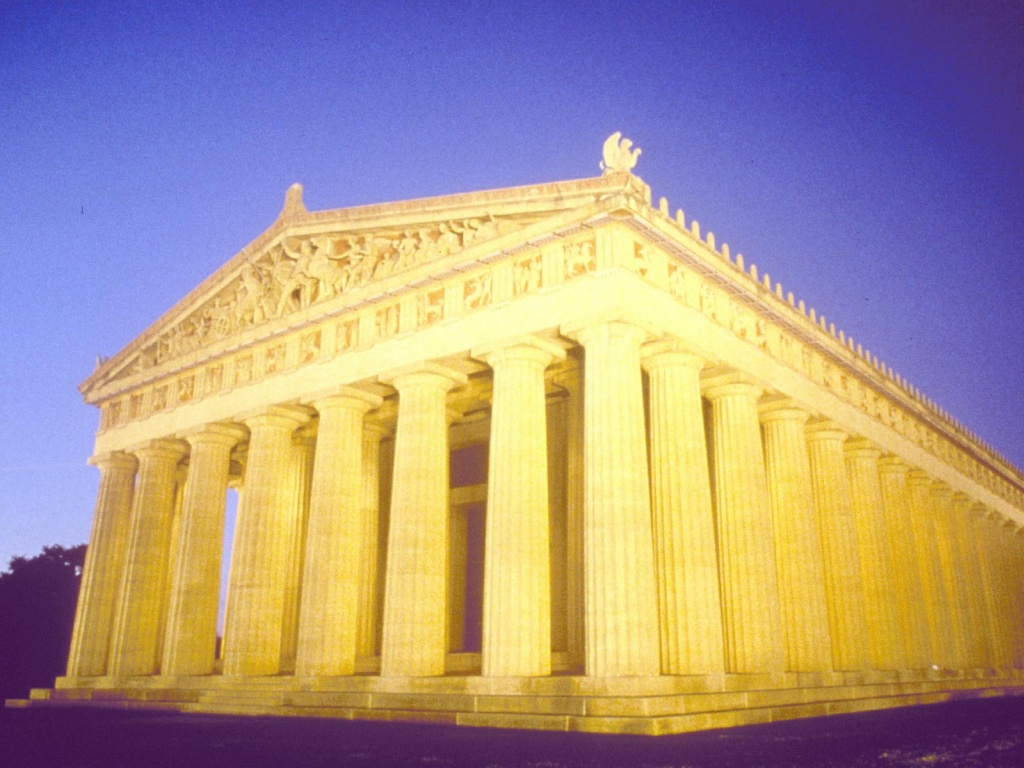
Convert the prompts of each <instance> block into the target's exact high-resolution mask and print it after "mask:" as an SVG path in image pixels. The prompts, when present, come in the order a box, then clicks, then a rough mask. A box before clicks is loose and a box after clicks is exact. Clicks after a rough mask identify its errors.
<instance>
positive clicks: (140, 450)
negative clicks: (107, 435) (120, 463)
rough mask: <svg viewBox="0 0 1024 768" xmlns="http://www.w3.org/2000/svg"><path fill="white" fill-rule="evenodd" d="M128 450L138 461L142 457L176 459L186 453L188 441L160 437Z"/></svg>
mask: <svg viewBox="0 0 1024 768" xmlns="http://www.w3.org/2000/svg"><path fill="white" fill-rule="evenodd" d="M130 450H131V452H132V453H133V454H135V456H136V457H137V458H138V459H139V460H140V461H141V460H143V459H167V460H172V459H173V460H174V461H177V460H179V459H180V458H181V457H182V456H184V455H185V454H186V453H188V443H186V442H185V441H184V440H176V439H174V438H167V437H161V438H157V439H156V440H150V441H149V442H148V443H143V444H142V445H139V446H136V447H133V448H131V449H130Z"/></svg>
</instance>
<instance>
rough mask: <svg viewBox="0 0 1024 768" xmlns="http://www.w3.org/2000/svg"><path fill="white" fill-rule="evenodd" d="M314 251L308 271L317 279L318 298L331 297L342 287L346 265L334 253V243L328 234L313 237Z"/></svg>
mask: <svg viewBox="0 0 1024 768" xmlns="http://www.w3.org/2000/svg"><path fill="white" fill-rule="evenodd" d="M312 247H313V252H312V254H311V256H310V258H309V267H308V270H307V273H308V274H309V276H310V277H312V278H313V279H314V280H316V281H317V283H318V285H317V294H318V295H317V298H323V299H329V298H330V297H332V296H334V295H335V294H337V293H340V292H341V291H342V290H344V288H342V286H341V283H342V277H343V275H344V270H345V267H344V265H343V264H342V262H341V261H340V260H339V259H338V258H337V257H336V256H335V255H334V243H333V242H332V240H331V238H329V237H327V236H326V235H320V236H319V237H315V238H313V241H312Z"/></svg>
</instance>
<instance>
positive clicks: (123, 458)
mask: <svg viewBox="0 0 1024 768" xmlns="http://www.w3.org/2000/svg"><path fill="white" fill-rule="evenodd" d="M88 463H89V464H91V465H92V466H94V467H96V468H97V469H99V470H100V471H105V470H108V469H124V470H131V471H132V472H134V471H135V470H136V469H137V468H138V466H139V460H138V459H137V458H135V456H134V455H132V454H131V453H128V452H126V451H108V452H107V453H98V454H96V455H95V456H93V457H91V458H90V459H89V462H88Z"/></svg>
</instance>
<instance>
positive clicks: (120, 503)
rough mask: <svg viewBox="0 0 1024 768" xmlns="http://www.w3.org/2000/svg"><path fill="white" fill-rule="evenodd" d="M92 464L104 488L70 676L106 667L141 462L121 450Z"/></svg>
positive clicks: (73, 642) (97, 672)
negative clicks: (138, 468) (137, 471)
mask: <svg viewBox="0 0 1024 768" xmlns="http://www.w3.org/2000/svg"><path fill="white" fill-rule="evenodd" d="M90 463H91V464H93V465H94V466H95V467H97V468H98V469H99V471H100V487H99V493H98V494H97V496H96V512H95V514H94V515H93V520H92V532H91V533H90V535H89V547H88V549H86V552H85V566H84V567H83V569H82V584H81V586H80V587H79V590H78V607H77V609H76V611H75V625H74V630H73V631H72V633H71V650H70V652H69V653H68V670H67V671H68V676H69V677H94V676H97V675H102V674H103V673H104V672H105V671H106V668H107V649H108V648H109V645H110V629H111V625H112V624H113V620H114V615H115V613H116V611H117V599H118V595H119V594H120V592H121V576H122V573H123V571H124V561H125V554H126V552H127V549H128V534H129V531H130V530H131V513H132V495H133V493H134V489H135V470H136V468H137V467H138V460H137V459H136V458H135V457H134V456H132V455H131V454H127V453H121V452H120V451H118V452H114V453H105V454H103V455H100V456H95V457H93V458H92V459H91V460H90Z"/></svg>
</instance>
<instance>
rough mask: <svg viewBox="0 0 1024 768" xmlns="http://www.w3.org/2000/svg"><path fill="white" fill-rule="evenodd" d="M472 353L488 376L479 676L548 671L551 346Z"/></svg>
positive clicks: (523, 344) (520, 343) (519, 343)
mask: <svg viewBox="0 0 1024 768" xmlns="http://www.w3.org/2000/svg"><path fill="white" fill-rule="evenodd" d="M472 354H473V356H474V357H477V358H479V359H481V360H483V361H485V362H486V363H487V364H488V365H489V366H490V367H491V368H492V370H493V371H494V394H493V400H492V407H491V436H490V450H489V453H488V456H489V458H488V471H487V515H486V533H485V536H484V606H483V608H484V610H483V642H482V649H481V650H482V660H483V674H484V675H485V676H494V677H536V676H540V675H549V674H551V560H550V557H551V548H550V539H549V532H550V519H549V508H548V445H547V404H546V401H545V396H544V369H545V368H547V367H548V366H549V365H550V364H551V363H553V362H554V361H556V360H563V359H565V351H564V350H563V349H562V348H561V347H559V346H558V345H557V344H553V343H551V342H548V341H543V340H541V339H535V338H523V339H516V340H514V341H511V342H509V343H507V344H503V345H501V346H498V347H497V348H491V349H481V350H474V351H473V353H472Z"/></svg>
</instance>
